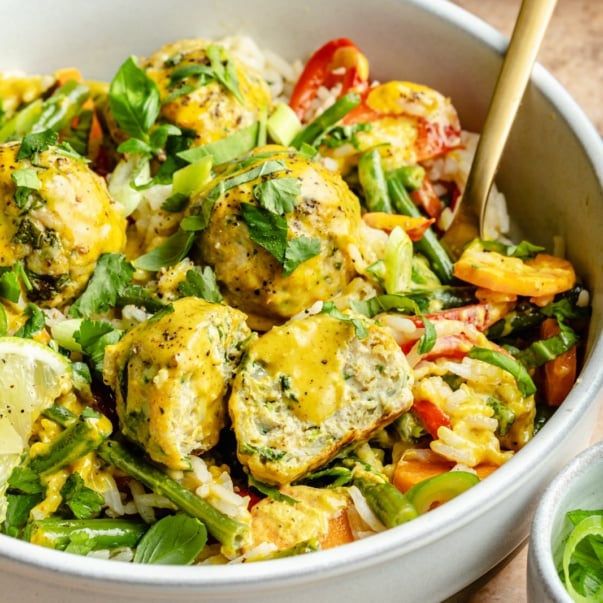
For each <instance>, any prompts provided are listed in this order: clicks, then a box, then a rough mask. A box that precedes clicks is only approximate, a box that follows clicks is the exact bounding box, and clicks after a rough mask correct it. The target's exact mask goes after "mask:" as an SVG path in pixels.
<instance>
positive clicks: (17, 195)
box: [0, 142, 126, 307]
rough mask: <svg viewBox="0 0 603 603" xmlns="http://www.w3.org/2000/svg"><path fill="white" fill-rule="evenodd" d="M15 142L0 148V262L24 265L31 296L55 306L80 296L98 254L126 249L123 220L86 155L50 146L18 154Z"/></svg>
mask: <svg viewBox="0 0 603 603" xmlns="http://www.w3.org/2000/svg"><path fill="white" fill-rule="evenodd" d="M20 147H21V143H20V142H11V143H6V144H3V145H0V206H1V207H2V217H1V218H0V266H13V265H14V264H15V263H16V262H19V261H21V262H23V264H24V267H25V270H26V272H27V274H28V277H29V279H30V281H31V283H32V286H33V289H32V290H31V291H29V292H28V296H29V298H30V299H31V301H35V302H37V303H38V304H40V305H42V306H47V307H60V306H62V305H64V304H66V303H68V302H70V301H72V300H73V299H74V298H75V297H76V296H77V295H79V294H80V293H81V291H82V290H83V289H84V287H85V286H86V284H87V282H88V279H89V278H90V276H91V275H92V272H93V271H94V267H95V264H96V261H97V260H98V258H99V256H100V255H101V254H103V253H111V252H115V253H119V252H122V251H123V250H124V248H125V243H126V220H125V218H124V216H123V212H122V209H121V206H120V205H119V204H117V203H115V202H114V201H113V199H112V198H111V196H110V195H109V192H108V191H107V187H106V184H105V181H104V180H103V179H102V178H100V177H99V176H98V175H96V174H95V173H94V172H93V171H92V170H91V169H90V168H89V167H88V166H87V164H86V163H85V162H84V161H83V160H81V159H78V158H75V157H72V156H68V155H66V154H65V153H62V152H61V151H60V150H58V149H57V148H55V147H49V148H48V149H46V150H44V151H42V152H39V153H36V156H35V158H24V159H21V158H19V159H18V158H17V156H18V154H19V149H20ZM34 159H35V160H34Z"/></svg>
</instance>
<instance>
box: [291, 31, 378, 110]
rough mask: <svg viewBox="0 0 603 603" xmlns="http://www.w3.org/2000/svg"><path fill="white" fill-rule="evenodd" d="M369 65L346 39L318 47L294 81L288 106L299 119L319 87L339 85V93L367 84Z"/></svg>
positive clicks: (340, 94)
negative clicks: (295, 81)
mask: <svg viewBox="0 0 603 603" xmlns="http://www.w3.org/2000/svg"><path fill="white" fill-rule="evenodd" d="M368 73H369V65H368V60H367V59H366V57H365V56H364V55H363V54H362V53H361V52H360V50H359V49H358V48H357V47H356V45H355V44H354V43H353V42H352V41H351V40H348V39H347V38H337V39H335V40H331V41H329V42H327V43H326V44H324V45H323V46H321V47H320V48H319V49H318V50H317V51H316V52H314V54H313V55H312V56H311V57H310V58H309V59H308V62H307V63H306V66H305V67H304V70H303V72H302V74H301V76H300V77H299V79H298V80H297V83H296V84H295V87H294V88H293V92H292V93H291V98H290V99H289V106H290V107H291V108H292V109H293V110H294V111H295V113H296V114H297V116H298V117H299V118H300V119H301V120H302V121H303V120H304V117H305V115H306V112H307V111H308V108H309V106H310V104H311V103H312V101H313V100H314V99H315V98H316V96H317V94H318V90H319V88H320V87H321V86H324V87H325V88H327V89H331V88H333V87H335V86H336V85H337V84H341V90H340V91H339V96H340V97H341V96H343V95H344V94H346V92H349V91H351V90H354V91H358V92H360V91H362V90H364V89H365V88H366V87H367V86H368Z"/></svg>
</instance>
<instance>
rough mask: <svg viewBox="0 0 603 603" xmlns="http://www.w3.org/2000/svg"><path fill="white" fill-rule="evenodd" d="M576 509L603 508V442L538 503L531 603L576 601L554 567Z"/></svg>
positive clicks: (565, 471) (558, 478)
mask: <svg viewBox="0 0 603 603" xmlns="http://www.w3.org/2000/svg"><path fill="white" fill-rule="evenodd" d="M575 509H585V510H597V509H603V442H599V443H597V444H594V445H593V446H591V447H590V448H587V449H586V450H584V451H583V452H581V453H580V454H579V455H578V456H576V457H575V458H574V459H572V460H571V461H570V462H569V463H568V464H567V465H566V466H565V467H564V468H563V469H562V470H561V471H560V472H559V473H558V474H557V475H556V476H555V478H554V479H553V481H552V482H551V483H550V484H549V486H548V487H547V488H546V490H545V492H544V494H543V495H542V499H541V501H540V503H538V507H537V508H536V512H535V514H534V520H533V522H532V529H531V531H530V545H529V549H528V601H529V602H530V603H572V602H573V599H572V598H571V597H570V595H569V594H568V592H567V591H566V590H565V587H564V585H563V583H562V581H561V580H560V578H559V575H558V573H557V570H556V568H555V561H554V554H555V552H558V551H559V545H560V543H561V542H563V539H564V538H565V536H567V534H568V529H569V528H568V523H567V521H566V519H565V516H566V514H567V512H568V511H572V510H575Z"/></svg>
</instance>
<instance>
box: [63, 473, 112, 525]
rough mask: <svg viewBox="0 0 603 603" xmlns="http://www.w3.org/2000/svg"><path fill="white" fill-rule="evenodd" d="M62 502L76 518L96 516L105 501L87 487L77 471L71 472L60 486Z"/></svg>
mask: <svg viewBox="0 0 603 603" xmlns="http://www.w3.org/2000/svg"><path fill="white" fill-rule="evenodd" d="M61 496H62V497H63V502H64V503H65V505H67V507H69V509H70V510H71V512H72V513H73V515H74V516H75V517H77V519H89V518H91V517H96V516H97V515H98V514H99V513H100V511H101V509H102V506H103V504H104V502H105V499H104V498H103V496H102V495H101V494H99V493H98V492H96V491H94V490H92V489H91V488H88V487H87V486H86V484H85V483H84V480H83V478H82V476H81V475H80V474H79V473H72V474H71V475H70V476H69V477H68V478H67V481H66V482H65V484H64V485H63V487H62V488H61Z"/></svg>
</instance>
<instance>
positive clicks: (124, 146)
mask: <svg viewBox="0 0 603 603" xmlns="http://www.w3.org/2000/svg"><path fill="white" fill-rule="evenodd" d="M117 151H118V153H124V154H131V155H143V156H148V157H151V156H152V155H153V148H152V147H151V145H150V144H149V143H148V142H145V141H144V140H139V139H138V138H128V140H126V141H124V142H122V143H121V144H120V145H119V146H118V147H117Z"/></svg>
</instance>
